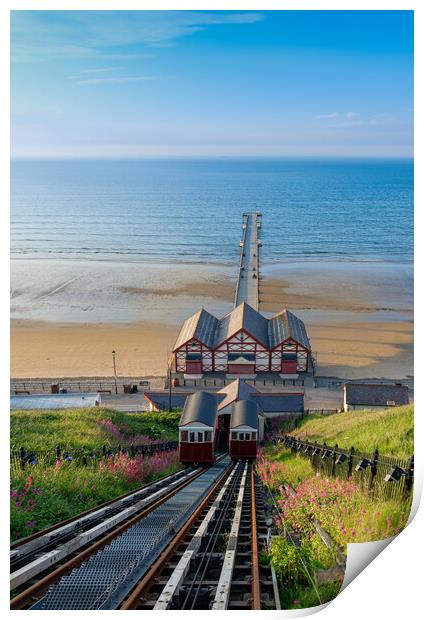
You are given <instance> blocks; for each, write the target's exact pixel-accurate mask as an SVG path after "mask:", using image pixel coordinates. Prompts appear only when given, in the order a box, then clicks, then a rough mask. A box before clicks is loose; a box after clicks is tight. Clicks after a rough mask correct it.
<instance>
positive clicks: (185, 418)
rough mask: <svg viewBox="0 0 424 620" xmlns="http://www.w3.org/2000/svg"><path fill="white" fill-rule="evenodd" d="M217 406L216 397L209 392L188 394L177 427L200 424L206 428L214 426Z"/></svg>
mask: <svg viewBox="0 0 424 620" xmlns="http://www.w3.org/2000/svg"><path fill="white" fill-rule="evenodd" d="M217 404H218V401H217V398H216V396H215V395H214V394H210V393H209V392H203V391H199V392H194V394H190V396H188V397H187V400H186V401H185V405H184V410H183V413H182V415H181V419H180V424H179V425H180V426H185V425H186V424H191V423H192V422H201V423H202V424H205V425H206V426H212V427H213V426H215V419H216V414H217Z"/></svg>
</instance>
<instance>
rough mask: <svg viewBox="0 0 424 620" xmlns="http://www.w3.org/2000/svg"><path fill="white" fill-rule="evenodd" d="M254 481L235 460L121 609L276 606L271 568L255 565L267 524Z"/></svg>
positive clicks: (246, 466)
mask: <svg viewBox="0 0 424 620" xmlns="http://www.w3.org/2000/svg"><path fill="white" fill-rule="evenodd" d="M258 484H259V483H258V481H257V479H256V476H255V475H254V471H253V467H252V465H251V464H249V463H247V462H245V461H239V462H238V464H237V465H236V467H235V468H234V469H233V470H232V472H231V473H230V475H229V476H228V478H227V479H226V481H225V483H224V484H223V485H222V486H221V488H220V489H219V491H217V492H216V493H215V496H214V497H211V498H210V500H209V502H207V504H206V505H205V506H204V507H203V508H202V509H201V510H199V512H198V515H197V518H194V519H193V520H192V523H191V524H189V527H188V528H187V532H186V535H184V536H181V537H179V540H175V541H174V543H173V545H172V548H171V549H169V550H168V553H167V554H166V557H163V558H160V559H159V560H158V562H157V563H156V565H155V566H153V567H152V569H151V571H150V574H149V575H147V576H146V578H145V579H143V580H141V581H140V583H139V584H137V586H136V587H135V589H134V590H133V592H132V593H131V595H130V596H129V597H128V598H127V599H126V600H125V601H124V603H123V604H122V606H121V609H144V610H147V609H155V610H163V609H212V610H220V609H275V608H278V606H279V602H278V590H276V589H275V587H274V583H273V580H272V575H271V571H270V569H269V567H262V566H260V564H259V549H260V547H261V546H263V544H264V543H265V541H266V538H267V525H266V520H265V513H264V499H263V496H262V490H261V489H259V492H258V488H257V487H258Z"/></svg>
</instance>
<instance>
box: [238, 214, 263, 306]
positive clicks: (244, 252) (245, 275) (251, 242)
mask: <svg viewBox="0 0 424 620" xmlns="http://www.w3.org/2000/svg"><path fill="white" fill-rule="evenodd" d="M261 220H262V215H261V213H260V212H259V211H258V212H256V213H243V236H242V240H241V241H240V264H239V272H238V277H237V287H236V295H235V303H234V307H236V306H238V305H239V304H241V303H243V302H246V303H248V304H249V306H251V307H252V308H254V309H255V310H259V246H260V243H261V242H260V240H259V229H260V227H261Z"/></svg>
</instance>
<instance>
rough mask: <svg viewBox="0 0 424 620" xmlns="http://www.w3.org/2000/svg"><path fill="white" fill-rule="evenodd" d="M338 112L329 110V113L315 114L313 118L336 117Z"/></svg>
mask: <svg viewBox="0 0 424 620" xmlns="http://www.w3.org/2000/svg"><path fill="white" fill-rule="evenodd" d="M338 115H339V113H338V112H330V113H329V114H317V115H316V116H315V118H337V117H338Z"/></svg>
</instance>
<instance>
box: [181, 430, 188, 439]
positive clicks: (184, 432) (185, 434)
mask: <svg viewBox="0 0 424 620" xmlns="http://www.w3.org/2000/svg"><path fill="white" fill-rule="evenodd" d="M181 441H188V431H181Z"/></svg>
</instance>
